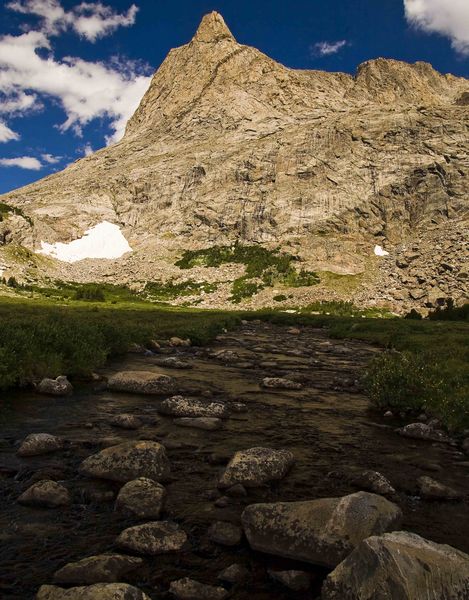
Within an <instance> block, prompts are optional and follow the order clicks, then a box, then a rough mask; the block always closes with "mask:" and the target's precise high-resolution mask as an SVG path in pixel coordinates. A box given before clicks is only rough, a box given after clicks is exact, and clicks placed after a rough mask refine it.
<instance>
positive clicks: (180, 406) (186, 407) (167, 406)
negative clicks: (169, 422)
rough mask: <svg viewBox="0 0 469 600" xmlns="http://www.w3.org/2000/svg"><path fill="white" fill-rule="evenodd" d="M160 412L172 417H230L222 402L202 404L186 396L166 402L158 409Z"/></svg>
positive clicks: (169, 399) (175, 397)
mask: <svg viewBox="0 0 469 600" xmlns="http://www.w3.org/2000/svg"><path fill="white" fill-rule="evenodd" d="M158 412H160V413H161V414H163V415H169V416H172V417H195V418H198V417H215V418H217V419H223V418H226V417H228V414H229V411H228V408H227V407H226V406H225V405H224V404H222V403H221V402H201V401H200V400H195V399H193V398H185V397H184V396H173V397H172V398H168V399H167V400H164V401H163V402H162V403H161V404H160V405H159V407H158Z"/></svg>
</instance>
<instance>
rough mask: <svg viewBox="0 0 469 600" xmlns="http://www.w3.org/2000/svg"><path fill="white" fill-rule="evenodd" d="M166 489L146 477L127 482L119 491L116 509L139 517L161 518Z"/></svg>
mask: <svg viewBox="0 0 469 600" xmlns="http://www.w3.org/2000/svg"><path fill="white" fill-rule="evenodd" d="M165 496H166V491H165V489H164V487H163V486H162V485H161V484H159V483H157V482H156V481H153V480H152V479H147V478H146V477H140V478H139V479H134V480H133V481H129V482H128V483H126V484H125V485H124V486H123V487H122V488H121V489H120V491H119V494H118V496H117V499H116V509H117V510H120V511H122V512H124V513H126V514H128V515H131V516H133V517H137V518H138V519H159V517H160V513H161V509H162V508H163V503H164V499H165Z"/></svg>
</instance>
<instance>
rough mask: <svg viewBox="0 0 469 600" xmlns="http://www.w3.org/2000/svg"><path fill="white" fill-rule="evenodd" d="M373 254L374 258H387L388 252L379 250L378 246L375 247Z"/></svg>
mask: <svg viewBox="0 0 469 600" xmlns="http://www.w3.org/2000/svg"><path fill="white" fill-rule="evenodd" d="M375 254H376V256H389V252H387V251H386V250H383V248H381V246H378V245H376V246H375Z"/></svg>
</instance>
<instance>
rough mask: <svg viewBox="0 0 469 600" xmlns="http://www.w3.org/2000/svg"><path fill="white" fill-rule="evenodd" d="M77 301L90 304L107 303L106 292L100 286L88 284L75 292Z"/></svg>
mask: <svg viewBox="0 0 469 600" xmlns="http://www.w3.org/2000/svg"><path fill="white" fill-rule="evenodd" d="M75 300H87V301H88V302H105V301H106V296H105V295H104V290H103V288H102V287H101V286H100V285H99V284H94V283H88V284H84V285H82V286H81V287H79V288H78V289H77V290H76V292H75Z"/></svg>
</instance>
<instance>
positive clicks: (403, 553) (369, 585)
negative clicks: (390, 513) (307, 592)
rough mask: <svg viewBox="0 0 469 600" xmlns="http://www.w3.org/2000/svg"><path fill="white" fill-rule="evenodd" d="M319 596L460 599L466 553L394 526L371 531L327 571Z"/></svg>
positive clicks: (335, 599)
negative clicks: (376, 532) (390, 530)
mask: <svg viewBox="0 0 469 600" xmlns="http://www.w3.org/2000/svg"><path fill="white" fill-rule="evenodd" d="M321 598H322V600H390V599H394V598H396V600H397V599H400V598H409V599H410V598H411V599H412V600H463V599H464V598H469V555H467V554H464V553H463V552H460V551H459V550H456V549H455V548H452V547H451V546H446V545H442V544H435V543H434V542H430V541H428V540H425V539H424V538H422V537H420V536H418V535H416V534H415V533H408V532H407V531H396V532H394V533H386V534H384V535H382V536H373V537H370V538H368V539H366V540H364V541H362V542H361V543H360V544H359V545H358V546H357V548H356V549H355V550H354V551H353V552H352V553H351V554H350V555H349V556H348V557H347V558H346V559H345V560H344V561H343V562H342V563H341V564H340V565H339V566H338V567H337V568H336V569H335V570H334V571H333V572H332V573H331V574H330V575H329V577H328V578H327V579H326V581H325V583H324V586H323V589H322V595H321Z"/></svg>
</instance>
